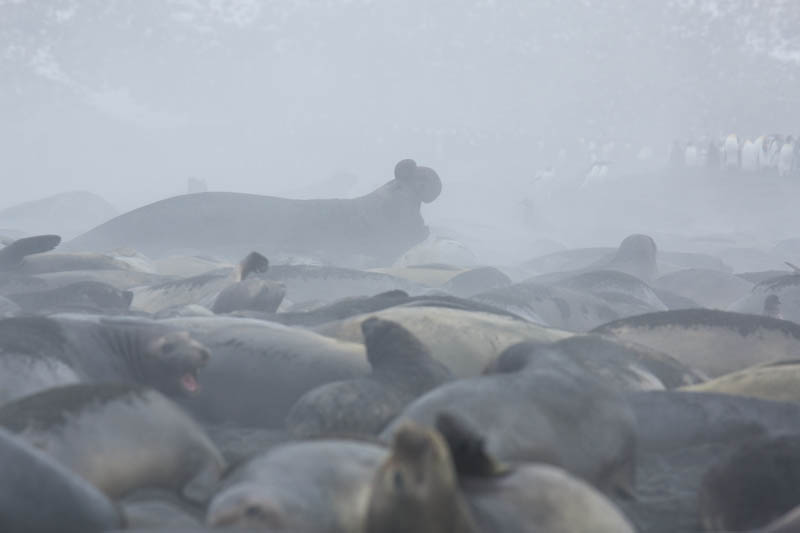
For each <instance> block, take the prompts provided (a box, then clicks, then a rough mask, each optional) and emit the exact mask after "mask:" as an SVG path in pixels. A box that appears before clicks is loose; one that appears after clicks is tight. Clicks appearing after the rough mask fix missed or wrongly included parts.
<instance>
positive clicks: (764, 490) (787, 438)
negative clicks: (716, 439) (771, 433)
mask: <svg viewBox="0 0 800 533" xmlns="http://www.w3.org/2000/svg"><path fill="white" fill-rule="evenodd" d="M798 505H800V434H791V435H782V436H779V437H766V438H760V439H753V440H751V441H749V442H746V443H744V444H743V445H742V446H741V447H739V448H738V449H737V450H736V451H734V452H733V453H732V454H729V455H728V456H726V457H723V458H722V459H721V460H720V461H718V462H717V463H716V464H715V465H714V466H712V467H711V468H710V469H709V470H708V472H707V473H706V475H705V476H704V478H703V484H702V487H701V490H700V514H701V519H702V522H703V525H704V526H705V528H706V531H721V530H728V531H750V530H754V529H756V528H759V527H762V526H766V525H768V524H769V523H770V522H772V521H774V520H776V519H778V518H780V517H781V516H782V515H784V514H785V513H788V512H789V511H791V510H792V509H793V508H795V507H797V506H798Z"/></svg>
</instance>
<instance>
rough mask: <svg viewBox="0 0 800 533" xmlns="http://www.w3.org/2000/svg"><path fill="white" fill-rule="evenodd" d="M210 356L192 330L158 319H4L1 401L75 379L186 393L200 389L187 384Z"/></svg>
mask: <svg viewBox="0 0 800 533" xmlns="http://www.w3.org/2000/svg"><path fill="white" fill-rule="evenodd" d="M208 358H209V352H208V349H206V347H205V346H203V345H202V344H200V343H199V342H197V341H196V340H194V339H193V338H192V337H190V336H189V334H188V333H186V332H185V331H181V330H179V329H177V328H174V327H169V326H167V325H165V324H163V323H159V322H156V321H153V320H147V319H140V318H96V317H84V316H78V315H59V316H55V317H38V316H23V317H12V318H7V319H4V320H0V404H2V403H3V402H7V401H9V400H12V399H14V398H18V397H20V396H23V395H26V394H32V393H34V392H37V391H39V390H43V389H46V388H48V387H52V386H56V385H65V384H68V383H76V382H100V381H116V382H127V383H139V384H143V385H148V386H151V387H153V388H156V389H158V390H160V391H161V392H163V393H165V394H168V395H170V396H180V395H183V394H185V393H188V392H193V391H192V390H191V389H187V388H186V385H187V383H188V384H189V385H192V384H193V383H192V381H193V380H195V379H196V375H197V371H198V370H199V369H200V368H201V367H202V366H204V365H205V364H206V362H207V361H208ZM194 385H196V382H194Z"/></svg>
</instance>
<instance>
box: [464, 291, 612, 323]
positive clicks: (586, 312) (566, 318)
mask: <svg viewBox="0 0 800 533" xmlns="http://www.w3.org/2000/svg"><path fill="white" fill-rule="evenodd" d="M472 299H473V300H476V301H478V302H481V303H485V304H489V305H493V306H495V307H499V308H501V309H504V310H505V311H508V312H510V313H514V314H516V315H518V316H521V317H523V318H525V319H527V320H530V321H531V322H535V323H537V324H541V325H545V326H549V327H552V328H558V329H563V330H566V331H577V332H583V331H588V330H590V329H592V328H594V327H597V326H599V325H600V324H604V323H606V322H610V321H611V320H615V319H617V318H620V315H619V313H618V312H617V311H615V310H614V309H613V307H612V306H611V305H609V303H608V302H607V301H605V300H603V299H602V298H600V297H598V296H595V295H593V294H591V293H589V292H582V291H575V290H572V289H569V288H565V287H559V286H556V285H547V284H543V283H538V282H535V281H523V282H520V283H514V284H513V285H509V286H508V287H502V288H499V289H493V290H491V291H486V292H482V293H480V294H476V295H474V296H473V297H472Z"/></svg>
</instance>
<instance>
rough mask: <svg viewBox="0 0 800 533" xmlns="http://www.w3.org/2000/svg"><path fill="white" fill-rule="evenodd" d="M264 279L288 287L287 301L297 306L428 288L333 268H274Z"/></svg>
mask: <svg viewBox="0 0 800 533" xmlns="http://www.w3.org/2000/svg"><path fill="white" fill-rule="evenodd" d="M265 278H267V279H270V280H273V281H277V282H279V283H282V284H283V285H285V286H286V294H287V297H288V298H289V299H290V300H291V301H292V302H294V303H303V302H309V301H311V302H322V303H330V302H333V301H335V300H339V299H341V298H353V297H358V296H372V295H374V294H377V293H382V292H388V291H393V290H402V291H404V292H407V293H409V294H419V293H422V292H424V291H425V290H426V286H425V285H422V284H420V283H416V282H413V281H409V280H407V279H403V278H401V277H397V276H393V275H391V274H385V273H381V272H374V271H365V270H357V269H353V268H343V267H334V266H319V265H275V266H274V267H272V268H270V270H269V272H267V273H266V274H265Z"/></svg>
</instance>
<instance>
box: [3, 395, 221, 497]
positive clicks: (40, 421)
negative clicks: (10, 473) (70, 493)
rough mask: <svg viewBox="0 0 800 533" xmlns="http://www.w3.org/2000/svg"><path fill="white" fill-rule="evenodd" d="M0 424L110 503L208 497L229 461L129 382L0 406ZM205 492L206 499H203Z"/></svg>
mask: <svg viewBox="0 0 800 533" xmlns="http://www.w3.org/2000/svg"><path fill="white" fill-rule="evenodd" d="M0 426H2V427H3V428H5V429H6V430H8V431H11V432H13V433H15V434H17V435H18V436H19V437H20V438H22V439H24V440H25V441H26V442H28V443H30V444H31V445H32V446H35V447H37V448H39V449H41V450H44V451H45V452H47V453H48V454H49V455H51V456H52V457H55V458H56V459H57V460H58V461H59V462H60V463H62V464H64V465H66V466H68V467H69V468H70V469H72V470H73V471H74V472H76V473H77V474H79V475H80V476H81V477H83V478H84V479H86V480H88V481H89V482H91V483H92V485H94V486H95V487H97V488H99V489H100V490H101V491H103V492H104V493H105V494H107V495H108V496H109V497H111V498H117V497H120V496H122V495H124V494H126V493H129V492H131V491H133V490H136V489H140V488H150V487H163V488H166V489H172V490H178V491H181V490H182V491H183V493H184V495H185V496H187V497H190V498H192V499H198V498H199V499H201V500H202V497H204V496H208V494H201V493H198V491H206V490H209V489H210V488H211V486H210V485H207V484H209V483H210V484H213V483H215V482H216V481H217V480H218V479H219V477H220V476H221V475H222V473H223V470H224V468H225V462H224V460H223V458H222V455H220V453H219V451H217V449H216V447H215V446H214V445H213V444H212V442H211V441H210V440H209V438H208V436H206V434H205V433H204V432H203V430H202V429H200V427H199V426H198V425H197V424H196V423H195V422H194V421H193V420H192V419H191V418H189V417H188V416H187V415H186V414H185V413H184V412H183V411H181V410H180V408H178V406H176V405H175V404H174V403H172V402H171V401H170V400H168V399H167V398H165V397H164V396H162V395H161V394H160V393H158V392H156V391H154V390H152V389H147V388H144V387H140V386H131V385H123V384H90V385H86V384H79V385H66V386H64V387H55V388H52V389H48V390H46V391H43V392H39V393H36V394H33V395H31V396H26V397H24V398H20V399H19V400H16V401H14V402H11V403H8V404H6V405H4V406H2V407H0ZM198 494H200V495H199V496H198Z"/></svg>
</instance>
